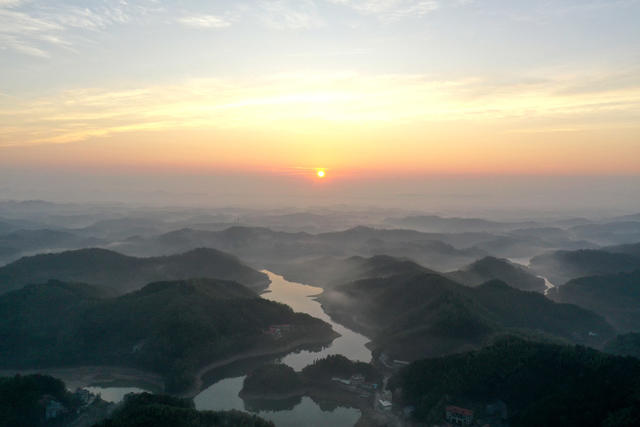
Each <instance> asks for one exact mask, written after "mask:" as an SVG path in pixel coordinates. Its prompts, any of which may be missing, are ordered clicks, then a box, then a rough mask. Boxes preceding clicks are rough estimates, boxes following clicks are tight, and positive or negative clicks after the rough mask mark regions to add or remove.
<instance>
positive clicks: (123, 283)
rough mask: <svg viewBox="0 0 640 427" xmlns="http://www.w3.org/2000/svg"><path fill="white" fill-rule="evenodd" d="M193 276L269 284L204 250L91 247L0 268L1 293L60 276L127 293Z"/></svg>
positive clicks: (236, 262) (239, 265)
mask: <svg viewBox="0 0 640 427" xmlns="http://www.w3.org/2000/svg"><path fill="white" fill-rule="evenodd" d="M192 277H210V278H216V279H226V280H234V281H237V282H240V283H242V284H244V285H246V286H249V287H250V288H252V289H254V290H258V291H259V290H263V289H265V288H266V287H267V285H268V284H269V278H268V276H267V275H266V274H264V273H261V272H258V271H256V270H254V269H252V268H251V267H248V266H247V265H245V264H243V263H242V262H241V261H240V260H239V259H238V258H236V257H234V256H233V255H229V254H226V253H224V252H221V251H218V250H216V249H207V248H200V249H194V250H191V251H189V252H186V253H183V254H179V255H171V256H165V257H152V258H136V257H130V256H126V255H122V254H120V253H117V252H113V251H110V250H106V249H96V248H93V249H79V250H75V251H67V252H61V253H53V254H42V255H36V256H32V257H25V258H22V259H20V260H18V261H15V262H13V263H11V264H8V265H6V266H4V267H0V292H7V291H10V290H13V289H18V288H20V287H22V286H25V285H27V284H30V283H39V282H44V281H47V280H49V279H58V280H62V281H73V282H83V283H89V284H92V285H99V286H103V287H106V288H108V289H111V290H113V291H114V292H116V293H123V292H127V291H130V290H133V289H137V288H140V287H142V286H144V285H145V284H146V283H149V282H153V281H158V280H179V279H189V278H192Z"/></svg>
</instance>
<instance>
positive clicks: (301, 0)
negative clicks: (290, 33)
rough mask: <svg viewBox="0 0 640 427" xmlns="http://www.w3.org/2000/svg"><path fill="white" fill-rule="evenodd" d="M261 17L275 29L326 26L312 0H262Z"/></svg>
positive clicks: (307, 28)
mask: <svg viewBox="0 0 640 427" xmlns="http://www.w3.org/2000/svg"><path fill="white" fill-rule="evenodd" d="M259 14H260V19H261V21H262V22H263V24H264V25H266V26H267V27H269V28H271V29H274V30H309V29H314V28H319V27H322V26H324V21H323V19H322V18H321V17H320V15H319V14H318V11H317V8H316V5H315V3H314V2H313V1H310V0H296V1H284V0H277V1H261V2H260V3H259Z"/></svg>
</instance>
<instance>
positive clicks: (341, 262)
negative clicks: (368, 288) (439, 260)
mask: <svg viewBox="0 0 640 427" xmlns="http://www.w3.org/2000/svg"><path fill="white" fill-rule="evenodd" d="M276 270H277V271H278V272H279V273H280V274H282V275H283V276H284V277H285V278H286V279H287V280H292V281H296V282H301V283H306V284H310V285H314V286H320V287H326V288H330V287H333V286H336V285H340V284H343V283H345V282H351V281H354V280H359V279H366V278H372V277H388V276H395V275H399V274H412V273H415V274H420V273H425V272H430V271H431V270H429V269H427V268H425V267H422V266H421V265H418V264H416V263H415V262H413V261H411V260H407V259H400V258H394V257H391V256H388V255H376V256H373V257H370V258H364V257H361V256H353V257H349V258H336V257H322V258H313V259H311V260H305V261H300V262H296V263H291V264H285V265H284V266H282V267H281V269H276Z"/></svg>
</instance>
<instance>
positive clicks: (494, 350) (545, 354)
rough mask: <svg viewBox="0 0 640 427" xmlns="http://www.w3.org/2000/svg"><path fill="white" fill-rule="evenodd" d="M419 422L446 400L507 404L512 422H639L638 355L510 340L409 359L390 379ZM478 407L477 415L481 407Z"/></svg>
mask: <svg viewBox="0 0 640 427" xmlns="http://www.w3.org/2000/svg"><path fill="white" fill-rule="evenodd" d="M390 384H391V386H392V387H394V388H398V387H401V388H402V390H403V393H402V396H403V398H402V399H403V402H402V403H403V404H406V405H413V406H415V408H416V409H415V412H414V416H415V418H417V419H418V420H420V421H424V422H437V421H440V420H442V417H443V415H444V406H446V405H447V404H452V403H453V404H456V403H457V404H459V403H460V402H465V405H467V406H470V407H471V408H474V409H480V408H482V407H483V406H484V405H485V404H487V403H490V402H492V401H495V400H498V399H499V400H502V401H504V402H506V404H507V406H508V408H509V414H510V423H511V425H513V426H515V427H518V426H541V425H547V426H601V425H602V426H634V425H638V423H639V422H640V393H638V389H639V388H638V387H639V386H640V360H637V359H633V358H622V357H617V356H610V355H606V354H604V353H600V352H598V351H596V350H592V349H588V348H585V347H581V346H562V345H555V344H543V343H537V342H531V341H526V340H522V339H517V338H508V339H504V340H501V341H499V342H497V343H495V344H494V345H492V346H490V347H487V348H484V349H482V350H479V351H474V352H469V353H464V354H456V355H451V356H446V357H442V358H438V359H426V360H421V361H418V362H414V363H412V364H411V365H410V366H409V367H407V368H406V369H404V370H403V371H401V372H400V373H399V374H397V375H396V376H395V377H393V379H392V381H391V383H390ZM481 412H482V411H481V409H480V410H479V411H478V413H481Z"/></svg>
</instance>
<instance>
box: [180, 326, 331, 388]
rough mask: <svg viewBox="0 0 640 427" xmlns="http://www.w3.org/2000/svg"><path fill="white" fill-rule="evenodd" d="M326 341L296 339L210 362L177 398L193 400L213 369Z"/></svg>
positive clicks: (199, 370) (197, 373) (196, 374)
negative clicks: (204, 379)
mask: <svg viewBox="0 0 640 427" xmlns="http://www.w3.org/2000/svg"><path fill="white" fill-rule="evenodd" d="M333 332H334V333H333V334H332V335H333V337H332V338H331V341H333V340H334V339H336V338H338V337H339V336H340V335H339V334H338V333H337V332H335V331H333ZM331 341H330V342H331ZM326 342H327V341H326V340H322V341H321V340H318V339H313V338H301V339H297V340H295V341H292V342H290V343H288V344H285V345H282V346H280V347H277V348H271V349H268V350H250V351H245V352H243V353H240V354H237V355H235V356H231V357H228V358H226V359H222V360H218V361H215V362H211V363H209V364H207V365H205V366H203V367H202V368H200V369H198V371H197V372H196V373H195V374H194V377H195V384H194V385H193V386H192V387H190V388H189V389H188V390H186V391H184V392H182V393H179V394H177V395H178V396H181V397H190V398H193V397H195V396H196V395H197V394H198V393H200V392H201V391H202V385H203V380H202V378H203V377H204V376H205V375H206V374H207V373H208V372H209V371H211V370H213V369H217V368H222V367H224V366H226V365H230V364H232V363H236V362H239V361H242V360H246V359H253V358H255V357H263V356H276V355H278V354H280V353H289V352H292V351H294V350H295V349H297V348H299V347H302V346H304V345H318V344H325V343H326Z"/></svg>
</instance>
